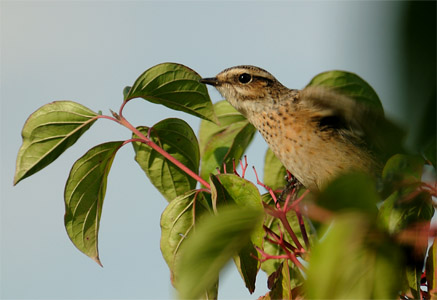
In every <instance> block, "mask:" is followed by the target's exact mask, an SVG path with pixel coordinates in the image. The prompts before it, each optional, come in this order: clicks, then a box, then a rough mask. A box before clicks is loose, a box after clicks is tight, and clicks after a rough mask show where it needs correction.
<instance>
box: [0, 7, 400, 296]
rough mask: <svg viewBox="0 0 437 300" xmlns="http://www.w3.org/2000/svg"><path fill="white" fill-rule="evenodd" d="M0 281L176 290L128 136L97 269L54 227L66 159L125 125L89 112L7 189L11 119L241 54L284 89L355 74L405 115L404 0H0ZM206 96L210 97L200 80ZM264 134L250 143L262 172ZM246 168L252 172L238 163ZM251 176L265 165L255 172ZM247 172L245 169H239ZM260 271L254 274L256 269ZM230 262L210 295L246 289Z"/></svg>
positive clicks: (157, 115) (102, 97) (160, 114)
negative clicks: (54, 155) (321, 76)
mask: <svg viewBox="0 0 437 300" xmlns="http://www.w3.org/2000/svg"><path fill="white" fill-rule="evenodd" d="M0 3H1V6H0V8H1V15H0V20H1V35H0V38H1V40H0V42H1V44H0V46H1V48H0V50H1V61H0V63H1V65H0V72H1V73H0V79H1V87H0V98H1V99H0V100H1V145H2V146H1V178H0V182H1V248H0V249H1V250H0V251H1V278H0V290H1V292H0V293H1V294H0V296H1V298H2V299H103V298H106V299H168V298H174V296H175V294H174V291H173V290H172V288H171V284H170V281H169V271H168V268H167V265H166V264H165V261H164V259H163V258H162V256H161V253H160V250H159V238H160V228H159V219H160V215H161V213H162V211H163V209H164V208H165V206H166V201H165V199H164V198H163V197H162V196H161V195H160V194H159V193H158V192H157V191H156V190H155V189H154V187H153V186H152V184H151V183H150V182H148V180H147V178H146V176H145V174H144V173H143V172H142V170H141V169H140V168H139V166H138V165H137V164H136V162H135V161H134V159H133V158H134V152H133V149H132V147H131V146H130V145H127V146H125V147H123V149H121V150H120V151H119V153H118V154H117V156H116V158H115V160H114V164H113V166H112V169H111V173H110V175H109V178H108V189H107V193H106V198H105V203H104V208H103V213H102V220H101V227H100V236H99V249H100V257H101V260H102V263H103V265H104V268H101V267H99V266H98V265H97V264H96V263H95V262H93V261H92V260H91V259H89V258H87V257H86V256H85V255H83V254H82V253H80V252H79V251H78V250H77V249H76V248H75V247H74V246H73V244H72V243H71V242H70V240H69V239H68V236H67V234H66V232H65V229H64V225H63V216H64V202H63V189H64V185H65V181H66V179H67V176H68V173H69V170H70V168H71V166H72V164H73V163H74V161H75V160H76V159H78V158H79V157H80V156H82V154H84V153H85V152H86V151H87V150H88V149H89V148H91V147H92V146H94V145H96V144H98V143H102V142H105V141H111V140H121V139H128V138H129V137H130V133H129V132H128V131H127V130H126V129H124V128H120V126H117V125H116V124H111V122H109V121H106V120H99V121H98V122H97V124H95V125H94V126H93V127H92V128H91V129H90V130H89V131H88V132H87V133H85V135H84V136H83V137H81V139H80V140H79V141H78V143H77V144H76V145H74V146H73V147H72V148H70V149H69V150H68V151H67V152H66V153H64V154H63V155H61V157H60V158H58V160H57V161H55V162H54V163H53V164H52V165H50V166H49V167H47V168H46V169H44V170H42V171H40V172H39V173H37V174H35V175H33V176H31V177H30V178H27V179H25V180H24V181H22V182H20V183H19V184H18V185H17V186H16V187H13V186H12V179H13V174H14V168H15V159H16V154H17V151H18V149H19V147H20V145H21V136H20V132H21V128H22V126H23V124H24V122H25V120H26V118H27V117H28V116H29V114H31V113H32V112H33V111H35V110H36V109H37V108H39V107H40V106H42V105H44V104H46V103H48V102H51V101H54V100H73V101H77V102H79V103H81V104H83V105H85V106H87V107H89V108H91V109H93V110H94V111H98V110H102V111H103V112H104V113H108V109H113V110H117V109H118V107H119V105H120V104H121V101H122V90H123V88H124V87H125V86H126V85H131V84H132V83H133V82H134V81H135V79H136V78H137V77H138V76H139V75H140V74H141V73H142V72H143V71H144V70H146V69H148V68H150V67H152V66H154V65H155V64H158V63H162V62H168V61H171V62H178V63H182V64H185V65H186V66H188V67H190V68H192V69H194V70H196V71H197V72H198V73H200V74H201V75H202V76H205V77H210V76H214V75H215V74H217V73H218V72H219V71H221V70H223V69H225V68H227V67H231V66H234V65H241V64H252V65H257V66H260V67H262V68H264V69H266V70H268V71H270V72H271V73H272V74H273V75H274V76H276V78H277V79H278V80H280V81H281V82H282V83H283V84H284V85H286V86H288V87H290V88H302V87H304V86H305V85H306V84H307V83H308V82H309V81H310V80H311V78H312V77H313V76H315V75H316V74H318V73H320V72H323V71H327V70H332V69H342V70H348V71H352V72H354V73H357V74H358V75H360V76H361V77H363V78H364V79H365V80H367V81H368V82H369V83H370V84H371V85H372V86H373V87H374V89H375V90H376V92H377V93H378V94H379V96H380V98H381V100H382V102H383V104H384V106H385V109H386V112H387V114H388V115H390V116H392V117H395V118H396V119H398V120H401V121H402V120H404V121H405V118H404V112H403V111H402V110H401V108H400V107H399V106H398V105H397V100H398V98H399V97H400V96H401V91H399V89H397V86H398V85H399V82H400V81H399V80H400V79H399V78H398V73H399V70H398V63H399V59H400V56H399V53H398V48H399V44H398V43H399V42H398V39H397V38H398V33H397V32H396V28H397V27H398V26H399V22H400V21H401V17H402V13H403V11H404V6H405V2H395V1H387V2H378V1H362V2H358V1H335V2H334V1H257V2H249V1H5V0H2V1H1V2H0ZM210 95H211V98H212V99H213V101H214V102H215V101H218V100H220V96H219V94H218V93H217V92H216V91H214V90H213V89H211V90H210ZM125 116H126V117H127V118H129V119H130V121H131V122H132V123H133V124H135V125H147V126H151V125H153V124H154V123H156V122H158V121H159V120H161V119H164V118H168V117H178V118H182V119H184V120H187V121H188V122H189V123H190V125H191V126H192V127H193V129H194V130H195V132H197V130H198V126H199V120H198V119H196V118H195V117H191V116H189V115H186V114H183V113H180V112H174V111H171V110H170V109H167V108H165V107H161V106H159V105H155V104H151V103H148V102H146V101H144V100H140V99H138V100H134V101H131V102H130V103H129V104H128V106H127V107H126V109H125ZM266 149H267V146H266V144H265V142H264V141H263V140H262V138H260V136H257V137H256V139H255V141H254V143H253V144H252V146H251V147H250V149H249V151H248V153H247V154H248V160H249V164H250V165H255V166H256V168H257V170H258V172H259V173H262V164H263V159H264V152H265V150H266ZM249 173H251V172H249ZM261 175H262V174H261ZM248 178H249V179H254V176H253V174H249V176H248ZM260 273H262V272H260ZM267 291H268V290H267V287H266V277H265V275H263V274H260V275H259V276H258V282H257V288H256V291H255V293H254V295H249V293H248V292H247V290H246V289H245V287H244V283H243V281H242V280H241V279H240V277H239V275H238V273H237V272H236V271H235V270H234V268H233V266H230V267H229V268H228V270H227V271H226V273H225V274H224V276H222V278H221V285H220V292H219V297H220V298H221V299H256V298H258V297H259V296H261V295H263V294H265V293H266V292H267Z"/></svg>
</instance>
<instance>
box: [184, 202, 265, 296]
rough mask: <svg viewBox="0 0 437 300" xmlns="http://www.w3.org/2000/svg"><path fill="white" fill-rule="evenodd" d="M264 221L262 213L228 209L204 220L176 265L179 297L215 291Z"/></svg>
mask: <svg viewBox="0 0 437 300" xmlns="http://www.w3.org/2000/svg"><path fill="white" fill-rule="evenodd" d="M262 217H263V212H262V211H260V210H259V209H253V208H250V207H245V208H244V209H243V208H242V207H235V206H229V207H227V208H223V209H221V210H220V212H219V214H218V215H216V216H212V217H210V218H207V219H205V221H204V222H203V223H202V224H200V225H199V226H198V227H197V228H196V231H195V232H194V234H193V235H192V236H191V237H190V238H189V239H188V240H187V241H186V243H185V244H184V245H183V247H182V249H181V251H182V253H181V260H180V261H179V263H178V264H177V265H176V270H177V273H178V274H179V278H178V280H177V282H176V287H177V289H178V291H179V297H180V298H181V299H195V298H198V297H199V296H200V295H201V294H202V293H203V291H205V290H207V289H209V288H210V287H212V286H213V285H214V284H215V283H216V282H217V280H218V277H219V272H220V270H221V269H222V268H223V267H224V266H225V264H226V263H227V262H228V261H229V260H230V259H231V258H232V257H233V256H234V255H236V254H237V253H238V252H239V251H240V250H241V249H242V248H243V247H244V246H246V245H247V243H248V242H249V241H250V236H251V233H252V231H253V230H254V227H255V226H254V224H257V223H259V222H260V220H262Z"/></svg>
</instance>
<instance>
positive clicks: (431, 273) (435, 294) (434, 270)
mask: <svg viewBox="0 0 437 300" xmlns="http://www.w3.org/2000/svg"><path fill="white" fill-rule="evenodd" d="M436 262H437V238H434V242H433V244H432V246H431V248H429V250H428V258H427V260H426V269H425V271H426V281H427V283H428V291H431V295H430V297H431V299H436V298H437V282H436V281H437V263H436Z"/></svg>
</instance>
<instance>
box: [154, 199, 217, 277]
mask: <svg viewBox="0 0 437 300" xmlns="http://www.w3.org/2000/svg"><path fill="white" fill-rule="evenodd" d="M208 198H209V194H207V193H205V192H199V191H190V192H188V193H186V194H184V195H181V196H179V197H177V198H176V199H174V200H173V201H172V202H170V203H169V205H168V206H167V207H166V209H165V210H164V212H163V213H162V215H161V252H162V256H163V257H164V259H165V261H166V262H167V265H168V267H169V268H170V272H171V277H172V281H173V280H174V278H175V277H177V274H175V273H174V271H175V270H174V266H175V262H176V261H177V260H178V259H179V257H180V251H179V250H180V247H181V245H182V244H183V243H184V242H185V241H186V240H187V238H188V237H189V236H190V235H191V233H192V232H193V231H194V227H195V226H196V224H197V223H198V222H199V221H200V219H201V218H203V217H204V216H205V215H209V214H205V213H207V212H208V211H211V212H212V209H211V207H210V204H209V202H208Z"/></svg>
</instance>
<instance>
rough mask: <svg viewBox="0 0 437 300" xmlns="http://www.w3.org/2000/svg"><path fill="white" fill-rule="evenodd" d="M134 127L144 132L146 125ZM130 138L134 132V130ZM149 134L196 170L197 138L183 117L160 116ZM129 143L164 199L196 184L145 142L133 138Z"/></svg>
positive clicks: (187, 165)
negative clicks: (168, 117)
mask: <svg viewBox="0 0 437 300" xmlns="http://www.w3.org/2000/svg"><path fill="white" fill-rule="evenodd" d="M137 129H138V130H139V131H141V132H142V133H143V134H144V135H146V136H147V132H148V130H149V128H148V127H138V128H137ZM133 138H137V136H136V135H135V134H134V135H133ZM150 138H151V140H152V141H153V142H154V143H156V144H157V145H158V146H159V147H161V148H163V149H164V150H165V151H167V152H168V153H169V154H171V155H172V156H173V157H174V158H176V159H177V160H178V161H180V162H181V163H182V164H184V165H185V166H186V167H188V168H189V169H190V170H192V171H193V172H194V173H198V171H199V160H200V154H199V147H198V143H197V138H196V135H195V134H194V132H193V130H192V129H191V127H190V126H189V125H188V124H187V123H186V122H185V121H183V120H180V119H175V118H171V119H165V120H162V121H160V122H158V123H156V124H155V125H154V126H153V127H152V130H151V133H150ZM132 145H133V147H134V150H135V153H136V155H135V160H136V161H137V162H138V164H139V165H140V167H141V168H142V169H143V171H144V172H145V173H146V175H147V177H149V179H150V181H151V182H152V184H153V185H154V186H155V187H156V188H157V189H158V190H159V191H160V192H161V194H162V195H163V196H164V197H165V199H167V201H169V202H170V201H172V200H173V199H174V198H176V197H177V196H179V195H183V194H184V193H186V192H188V191H190V190H192V189H194V188H195V187H196V184H197V181H196V180H195V179H193V178H192V177H191V176H189V175H187V174H186V173H185V172H184V171H182V170H181V169H180V168H179V167H177V166H175V165H174V164H173V163H172V162H170V161H168V160H167V159H165V158H164V157H163V156H162V155H161V154H159V153H158V152H156V151H155V150H153V149H152V148H150V147H149V146H147V145H146V144H144V143H141V142H134V143H132Z"/></svg>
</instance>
